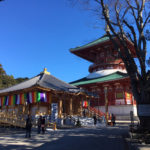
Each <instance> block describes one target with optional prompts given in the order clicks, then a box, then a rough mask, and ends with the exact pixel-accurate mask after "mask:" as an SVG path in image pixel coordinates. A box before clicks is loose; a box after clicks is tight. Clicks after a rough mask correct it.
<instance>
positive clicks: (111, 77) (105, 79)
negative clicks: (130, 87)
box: [70, 71, 129, 86]
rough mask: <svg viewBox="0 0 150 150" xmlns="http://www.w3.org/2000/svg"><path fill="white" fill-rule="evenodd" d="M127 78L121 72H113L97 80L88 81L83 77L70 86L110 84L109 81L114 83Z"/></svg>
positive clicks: (126, 75)
mask: <svg viewBox="0 0 150 150" xmlns="http://www.w3.org/2000/svg"><path fill="white" fill-rule="evenodd" d="M125 78H129V76H128V74H127V73H122V72H119V71H117V72H115V73H112V74H109V75H106V76H101V77H98V78H92V79H89V78H87V77H84V78H82V79H79V80H76V81H73V82H71V83H70V84H71V85H74V86H80V85H86V84H92V83H102V82H110V81H115V80H120V79H125Z"/></svg>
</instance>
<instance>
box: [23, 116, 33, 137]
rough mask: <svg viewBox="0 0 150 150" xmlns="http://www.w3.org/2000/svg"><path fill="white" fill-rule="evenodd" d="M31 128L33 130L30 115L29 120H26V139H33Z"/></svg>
mask: <svg viewBox="0 0 150 150" xmlns="http://www.w3.org/2000/svg"><path fill="white" fill-rule="evenodd" d="M31 128H32V121H31V116H30V115H28V117H27V119H26V136H25V137H26V138H30V137H31Z"/></svg>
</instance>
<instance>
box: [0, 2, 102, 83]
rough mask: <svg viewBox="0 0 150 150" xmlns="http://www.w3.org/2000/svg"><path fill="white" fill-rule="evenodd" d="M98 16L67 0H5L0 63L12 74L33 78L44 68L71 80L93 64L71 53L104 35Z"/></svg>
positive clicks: (0, 6)
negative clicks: (71, 49) (97, 22)
mask: <svg viewBox="0 0 150 150" xmlns="http://www.w3.org/2000/svg"><path fill="white" fill-rule="evenodd" d="M95 20H96V18H95V16H94V15H92V14H91V13H89V12H88V11H83V10H80V9H78V8H77V7H71V5H69V4H68V3H67V0H5V1H3V2H1V3H0V63H1V64H2V65H3V68H4V69H5V71H6V72H7V74H9V75H13V76H14V77H15V78H17V77H29V78H30V77H33V76H35V75H37V74H39V73H40V72H41V71H42V70H43V68H44V67H46V68H47V69H48V71H49V72H51V74H52V75H54V76H55V77H57V78H59V79H61V80H64V81H66V82H70V81H73V80H77V79H79V78H82V77H84V76H86V75H87V74H88V67H89V65H90V63H89V62H88V61H86V60H83V59H81V58H79V57H77V56H75V55H73V54H71V53H70V52H69V49H70V48H74V47H76V46H81V45H83V44H85V43H88V42H90V41H92V40H95V39H97V38H99V37H100V36H102V35H103V34H104V31H103V30H102V28H94V24H95V22H96V21H95Z"/></svg>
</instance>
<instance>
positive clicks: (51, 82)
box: [0, 73, 77, 93]
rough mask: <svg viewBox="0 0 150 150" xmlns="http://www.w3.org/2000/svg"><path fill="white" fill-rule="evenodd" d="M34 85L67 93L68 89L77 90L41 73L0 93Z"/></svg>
mask: <svg viewBox="0 0 150 150" xmlns="http://www.w3.org/2000/svg"><path fill="white" fill-rule="evenodd" d="M35 85H39V86H41V87H44V88H49V89H53V90H56V91H68V92H69V91H70V89H77V87H76V86H73V85H70V84H68V83H66V82H63V81H61V80H59V79H57V78H55V77H54V76H52V75H47V74H44V73H41V74H39V75H37V76H35V77H33V78H31V79H29V80H27V81H24V82H22V83H19V84H17V85H14V86H11V87H8V88H6V89H2V90H0V93H6V92H13V91H18V90H22V89H26V88H30V87H32V86H35Z"/></svg>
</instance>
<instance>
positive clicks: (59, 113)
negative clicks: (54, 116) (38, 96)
mask: <svg viewBox="0 0 150 150" xmlns="http://www.w3.org/2000/svg"><path fill="white" fill-rule="evenodd" d="M58 105H59V106H58V117H59V118H61V117H62V99H60V100H59V104H58Z"/></svg>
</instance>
